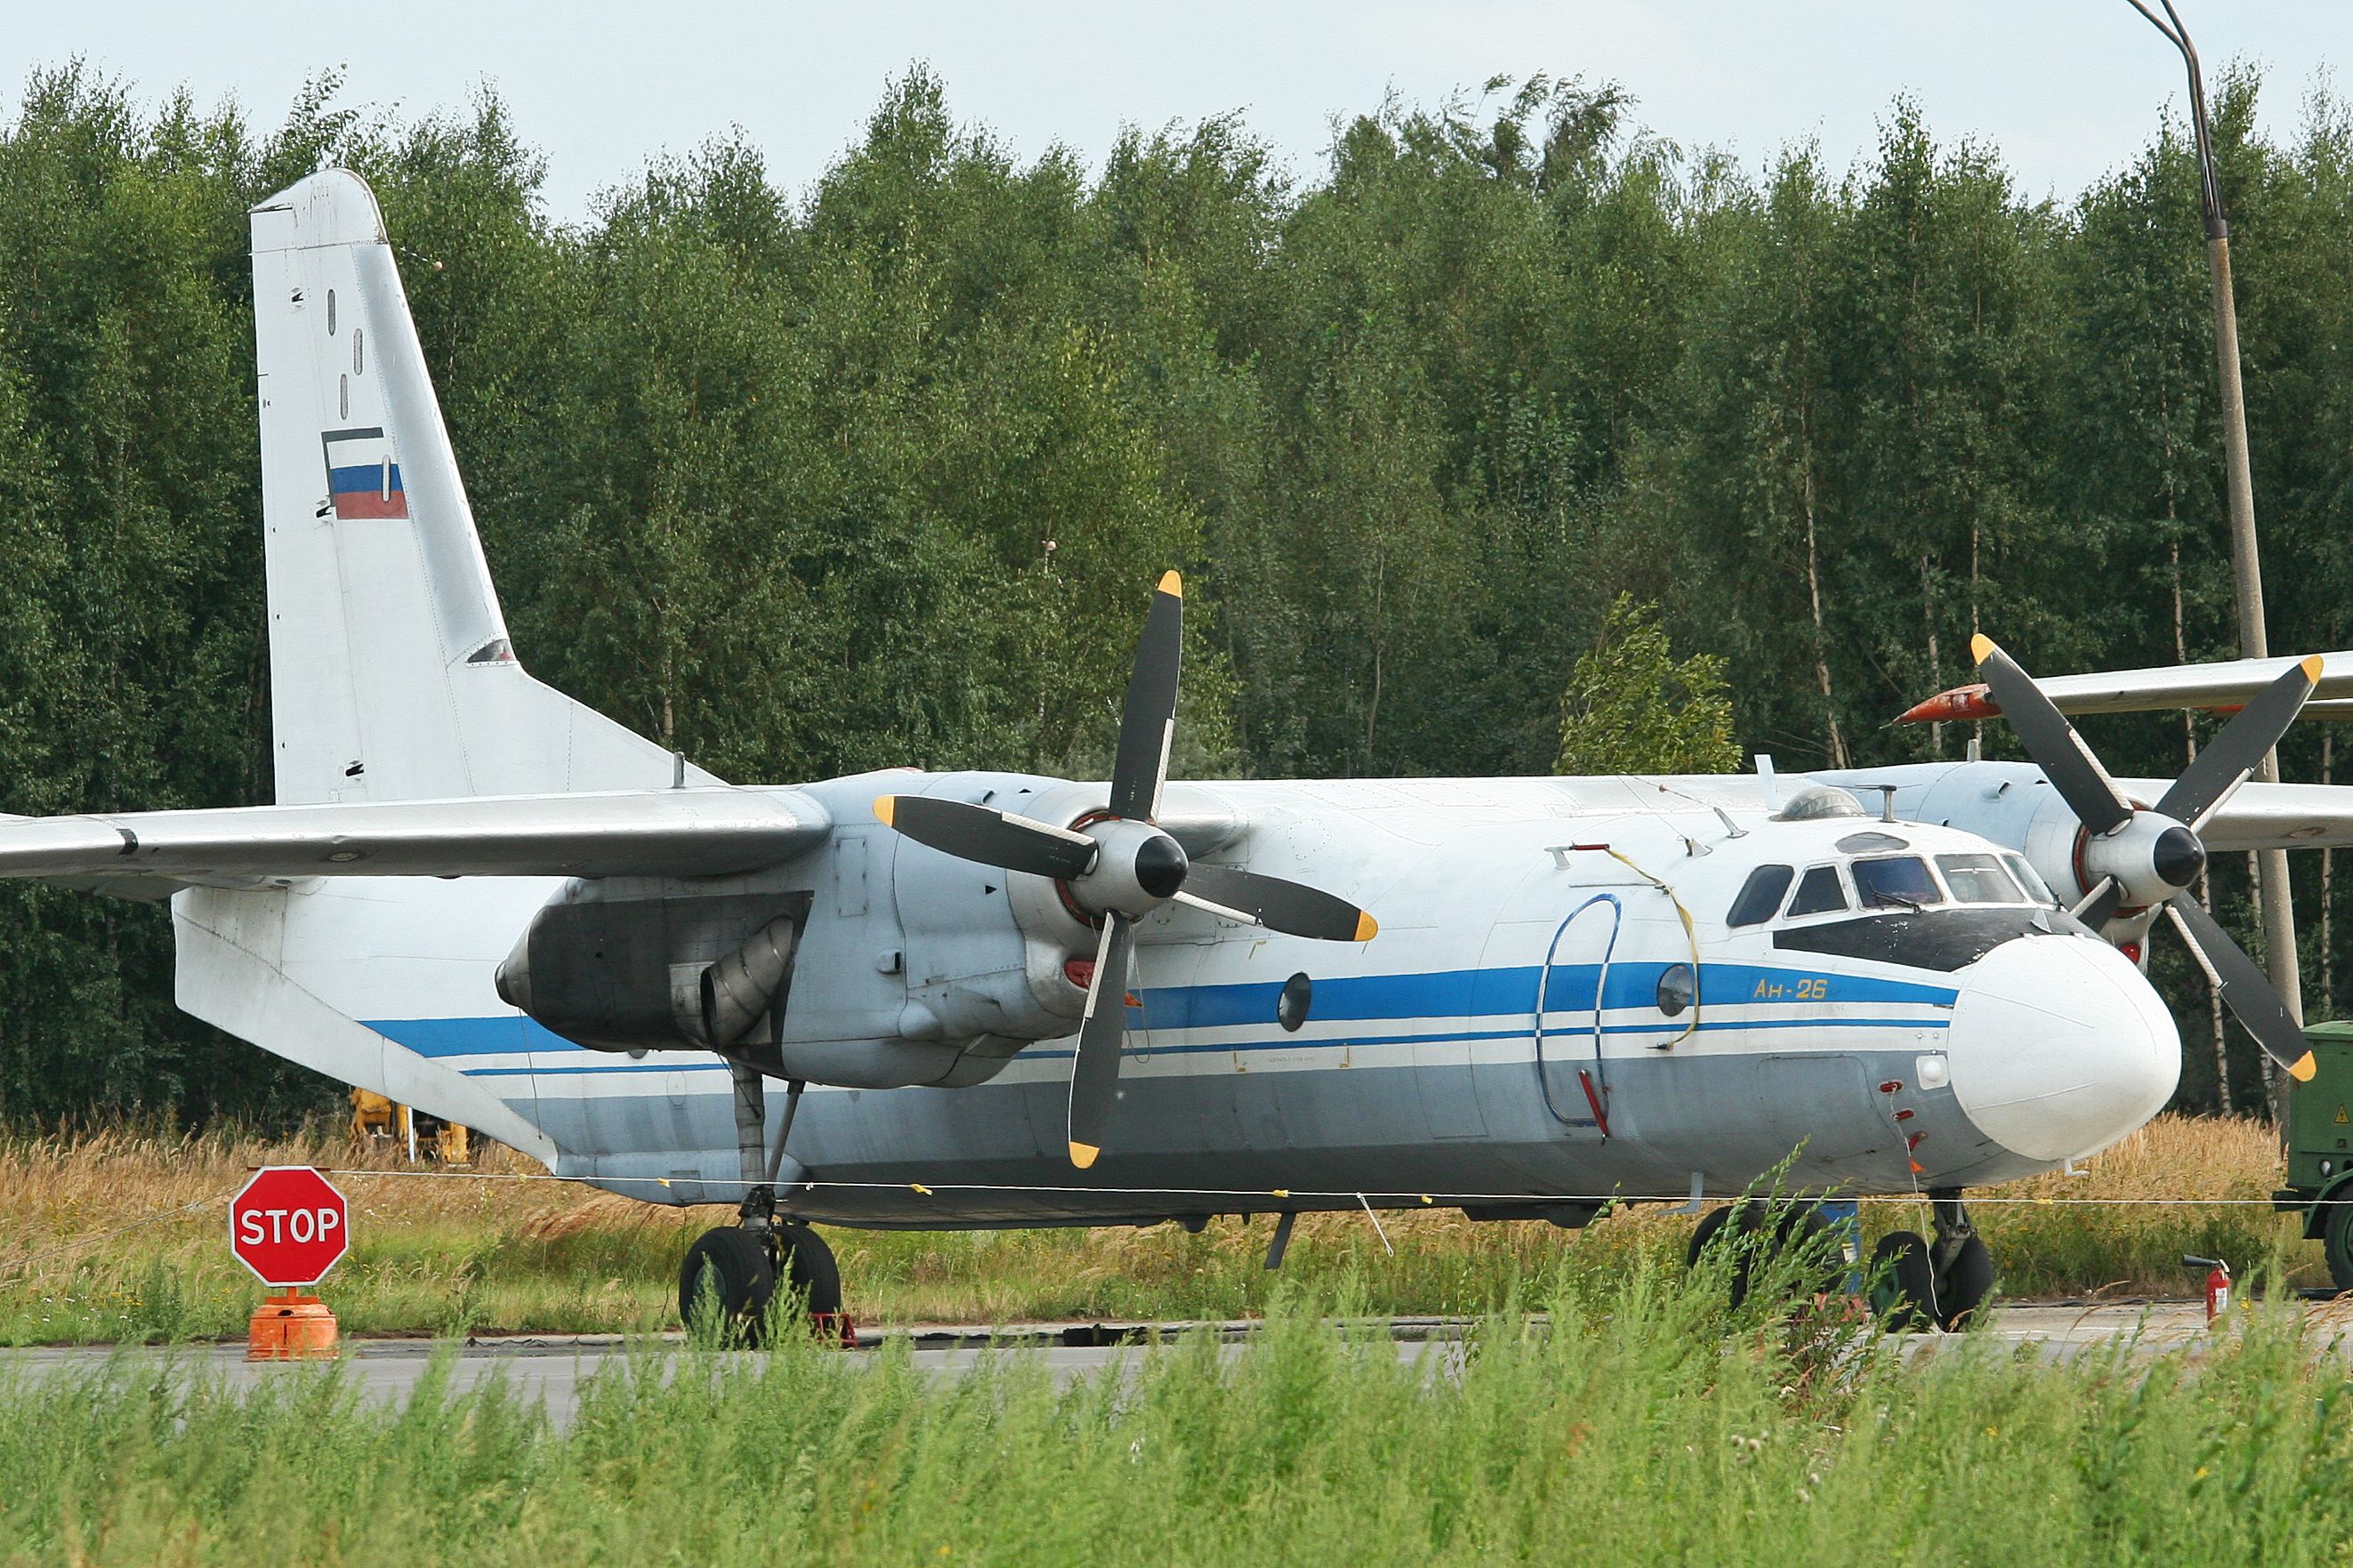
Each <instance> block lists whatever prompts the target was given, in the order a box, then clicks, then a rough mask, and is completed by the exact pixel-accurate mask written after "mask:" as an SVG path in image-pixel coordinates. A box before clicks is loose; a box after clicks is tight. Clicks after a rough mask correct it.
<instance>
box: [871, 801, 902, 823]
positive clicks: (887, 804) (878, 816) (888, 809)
mask: <svg viewBox="0 0 2353 1568" xmlns="http://www.w3.org/2000/svg"><path fill="white" fill-rule="evenodd" d="M898 809H899V797H898V796H897V795H876V796H875V797H874V819H875V820H876V821H877V822H880V823H881V825H882V826H885V827H888V826H891V817H892V813H894V812H896V811H897V810H898Z"/></svg>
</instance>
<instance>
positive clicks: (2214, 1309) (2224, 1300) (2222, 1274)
mask: <svg viewBox="0 0 2353 1568" xmlns="http://www.w3.org/2000/svg"><path fill="white" fill-rule="evenodd" d="M2181 1266H2182V1267H2183V1268H2203V1269H2205V1270H2206V1322H2207V1325H2208V1326H2209V1327H2210V1328H2211V1326H2212V1325H2213V1322H2214V1320H2215V1319H2217V1318H2219V1317H2221V1315H2222V1314H2223V1313H2225V1312H2227V1311H2229V1310H2231V1266H2230V1265H2229V1264H2227V1263H2225V1262H2223V1261H2222V1260H2221V1258H2193V1257H2191V1256H2190V1255H2189V1254H2188V1253H2186V1252H2185V1253H2183V1254H2182V1255H2181Z"/></svg>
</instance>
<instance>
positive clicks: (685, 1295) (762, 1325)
mask: <svg viewBox="0 0 2353 1568" xmlns="http://www.w3.org/2000/svg"><path fill="white" fill-rule="evenodd" d="M827 1262H828V1265H829V1264H830V1263H831V1262H832V1259H831V1258H830V1257H828V1258H827ZM706 1288H707V1289H710V1290H711V1291H712V1292H714V1293H715V1294H716V1296H717V1298H718V1305H719V1327H720V1332H721V1334H722V1335H723V1338H724V1339H725V1341H726V1342H727V1343H729V1344H740V1345H756V1344H758V1343H759V1342H760V1341H761V1339H762V1338H763V1337H764V1336H765V1333H766V1331H767V1326H768V1303H769V1302H770V1301H771V1300H774V1299H775V1297H776V1264H775V1263H773V1262H771V1261H770V1260H769V1258H768V1249H767V1247H765V1246H764V1245H762V1242H761V1238H760V1237H759V1236H757V1235H756V1234H755V1233H754V1232H752V1231H748V1230H745V1229H744V1227H743V1226H736V1225H730V1226H720V1227H719V1228H718V1229H716V1230H706V1231H704V1232H703V1233H702V1235H701V1236H699V1237H695V1239H694V1245H693V1246H692V1247H688V1248H687V1249H686V1259H685V1261H684V1262H682V1263H681V1264H680V1265H679V1269H678V1316H679V1321H681V1322H682V1323H687V1324H691V1323H692V1322H693V1321H694V1314H695V1311H696V1310H697V1308H698V1306H699V1305H700V1304H701V1302H702V1295H703V1292H704V1290H705V1289H706ZM839 1289H840V1288H839V1282H838V1281H837V1283H836V1286H835V1293H836V1295H837V1296H838V1295H839Z"/></svg>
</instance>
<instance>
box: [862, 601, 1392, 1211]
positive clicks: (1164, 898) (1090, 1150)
mask: <svg viewBox="0 0 2353 1568" xmlns="http://www.w3.org/2000/svg"><path fill="white" fill-rule="evenodd" d="M1184 640H1185V587H1184V580H1183V579H1182V578H1181V577H1179V576H1178V575H1177V574H1176V573H1174V572H1170V573H1167V574H1165V575H1163V576H1162V577H1161V579H1160V585H1159V587H1158V589H1157V590H1156V591H1155V593H1154V594H1153V595H1152V608H1151V611H1150V612H1149V613H1148V614H1147V615H1146V616H1145V620H1144V635H1143V637H1141V638H1140V639H1139V640H1138V642H1137V644H1136V648H1135V666H1134V671H1133V672H1132V673H1131V674H1130V675H1129V677H1128V683H1127V706H1126V708H1125V710H1124V711H1123V712H1122V713H1121V715H1120V721H1119V749H1118V752H1116V753H1115V755H1114V757H1113V763H1112V777H1111V805H1110V809H1109V811H1108V812H1107V813H1105V814H1104V815H1103V816H1097V817H1094V818H1092V819H1090V820H1086V821H1084V822H1082V825H1081V826H1077V827H1061V826H1056V825H1054V824H1052V823H1050V822H1039V821H1038V820H1037V819H1035V818H1034V817H1028V816H1017V815H1016V814H1014V813H1012V812H1009V811H997V810H994V809H992V808H990V807H988V806H985V805H972V804H970V803H969V802H965V801H959V800H935V799H933V798H932V797H931V796H929V795H884V796H883V797H882V798H881V799H880V800H877V801H876V802H875V803H874V815H875V816H878V817H880V818H881V820H882V822H883V823H884V824H886V825H887V826H891V827H894V828H896V829H897V830H898V831H899V832H901V833H903V834H905V835H906V836H907V837H910V838H913V839H914V840H915V841H916V842H917V843H919V844H925V845H928V846H930V847H932V848H934V849H937V850H940V851H942V852H944V853H945V854H949V855H954V856H956V857H958V858H962V859H965V860H974V861H977V862H979V863H980V864H981V865H984V866H997V867H1002V868H1005V869H1007V870H1008V871H1027V872H1029V874H1031V875H1032V876H1038V877H1050V878H1051V879H1054V880H1056V881H1058V882H1060V883H1061V884H1062V886H1063V887H1064V888H1065V889H1068V890H1069V892H1070V895H1071V899H1072V900H1073V901H1075V902H1076V903H1077V904H1078V905H1079V907H1080V908H1082V909H1083V910H1087V911H1088V912H1089V913H1091V914H1093V915H1095V916H1097V917H1099V918H1100V919H1101V920H1102V921H1103V936H1102V939H1101V941H1100V942H1098V943H1097V945H1096V948H1095V967H1094V977H1093V979H1092V982H1091V983H1090V984H1089V985H1088V987H1087V1007H1086V1016H1085V1019H1084V1021H1083V1022H1082V1023H1081V1025H1080V1026H1079V1048H1078V1053H1077V1056H1076V1058H1075V1059H1074V1060H1073V1062H1072V1063H1071V1107H1070V1150H1071V1163H1072V1164H1073V1165H1076V1166H1078V1167H1079V1168H1080V1169H1081V1170H1084V1169H1086V1168H1087V1167H1088V1166H1090V1165H1092V1164H1093V1163H1095V1158H1096V1156H1097V1155H1099V1154H1101V1153H1102V1152H1103V1128H1104V1125H1105V1123H1107V1122H1108V1121H1110V1120H1111V1108H1112V1106H1113V1102H1115V1101H1116V1100H1118V1098H1119V1066H1120V1058H1121V1056H1122V1055H1123V1053H1124V1050H1125V1048H1126V1037H1127V1006H1126V997H1127V979H1128V974H1129V973H1130V971H1131V969H1132V968H1133V965H1134V957H1135V921H1137V920H1139V919H1141V918H1142V917H1143V916H1145V915H1147V914H1149V913H1151V912H1152V911H1153V910H1155V909H1157V908H1159V907H1160V906H1161V905H1162V904H1164V903H1167V902H1170V901H1171V900H1174V901H1175V902H1177V903H1181V904H1189V905H1191V906H1193V907H1194V908H1196V909H1201V910H1208V911H1210V912H1211V913H1213V914H1219V915H1223V916H1225V917H1226V918H1227V919H1229V920H1237V921H1244V922H1245V923H1248V924H1253V925H1261V926H1264V927H1266V928H1267V929H1268V930H1269V931H1282V932H1283V933H1285V934H1286V935H1290V936H1304V937H1315V938H1319V939H1321V940H1324V941H1327V942H1369V941H1370V940H1371V939H1372V937H1373V935H1374V933H1375V931H1377V930H1378V927H1377V926H1376V925H1375V923H1374V921H1373V917H1372V916H1370V915H1368V914H1366V912H1365V911H1364V910H1360V909H1358V908H1357V907H1356V905H1354V904H1352V903H1350V902H1348V901H1347V900H1345V899H1338V898H1335V897H1333V896H1332V895H1331V894H1329V893H1325V892H1321V891H1318V890H1317V889H1314V888H1309V887H1304V886H1303V885H1301V884H1300V883H1297V882H1287V881H1284V880H1283V879H1281V878H1279V877H1266V876H1261V875H1260V874H1259V873H1257V872H1255V871H1245V870H1242V869H1240V868H1239V867H1233V866H1207V865H1200V866H1197V865H1195V864H1193V862H1192V861H1191V859H1190V858H1188V857H1187V855H1186V853H1185V848H1184V846H1182V845H1180V844H1178V843H1177V842H1176V839H1174V838H1172V837H1169V836H1168V835H1167V834H1166V833H1165V832H1163V831H1162V830H1161V829H1160V828H1158V827H1156V826H1154V824H1153V819H1154V817H1155V816H1156V815H1157V813H1158V811H1159V806H1160V791H1161V788H1162V786H1163V785H1164V784H1166V782H1167V778H1168V748H1169V744H1170V742H1171V741H1172V740H1173V739H1174V738H1175V735H1176V676H1177V667H1178V665H1179V662H1180V658H1181V655H1182V653H1183V648H1184Z"/></svg>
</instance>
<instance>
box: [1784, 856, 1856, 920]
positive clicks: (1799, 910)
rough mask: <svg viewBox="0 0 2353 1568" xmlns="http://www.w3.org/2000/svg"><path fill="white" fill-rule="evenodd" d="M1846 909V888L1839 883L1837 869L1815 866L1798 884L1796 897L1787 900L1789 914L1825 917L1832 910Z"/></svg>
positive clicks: (1793, 915)
mask: <svg viewBox="0 0 2353 1568" xmlns="http://www.w3.org/2000/svg"><path fill="white" fill-rule="evenodd" d="M1844 908H1846V888H1845V886H1844V885H1843V884H1842V883H1841V882H1840V881H1839V874H1838V868H1837V867H1835V866H1817V867H1815V868H1813V869H1812V870H1810V871H1809V872H1807V873H1806V878H1805V880H1803V881H1801V882H1799V884H1798V896H1797V897H1796V898H1793V899H1791V900H1789V913H1790V915H1791V916H1792V917H1795V916H1798V915H1826V914H1829V913H1830V912H1831V910H1842V909H1844Z"/></svg>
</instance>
